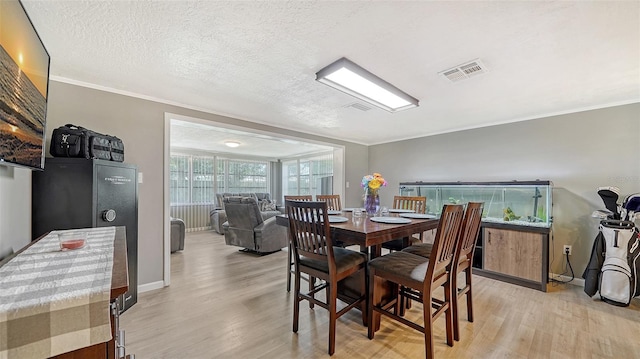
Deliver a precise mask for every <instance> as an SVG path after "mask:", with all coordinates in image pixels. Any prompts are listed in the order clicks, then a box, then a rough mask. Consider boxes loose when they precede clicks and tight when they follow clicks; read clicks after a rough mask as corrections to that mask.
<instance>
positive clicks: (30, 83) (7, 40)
mask: <svg viewBox="0 0 640 359" xmlns="http://www.w3.org/2000/svg"><path fill="white" fill-rule="evenodd" d="M49 62H50V58H49V53H48V52H47V50H46V49H45V47H44V45H43V44H42V41H41V40H40V36H38V33H37V32H36V29H35V28H34V27H33V24H32V23H31V19H29V16H28V15H27V12H26V11H25V9H24V7H23V6H22V3H21V2H20V1H19V0H0V165H4V164H10V165H15V166H24V167H28V168H32V169H44V153H45V152H44V148H45V127H46V126H45V123H46V117H47V92H48V90H49Z"/></svg>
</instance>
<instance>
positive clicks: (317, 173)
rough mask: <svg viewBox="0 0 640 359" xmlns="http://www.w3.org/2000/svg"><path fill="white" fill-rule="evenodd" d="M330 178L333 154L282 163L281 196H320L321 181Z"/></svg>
mask: <svg viewBox="0 0 640 359" xmlns="http://www.w3.org/2000/svg"><path fill="white" fill-rule="evenodd" d="M332 176H333V152H329V153H325V154H321V155H316V156H312V157H307V158H299V159H295V160H287V161H283V162H282V177H283V183H282V184H283V194H284V195H305V194H310V195H316V194H320V193H321V190H322V188H321V184H322V179H323V178H327V177H332Z"/></svg>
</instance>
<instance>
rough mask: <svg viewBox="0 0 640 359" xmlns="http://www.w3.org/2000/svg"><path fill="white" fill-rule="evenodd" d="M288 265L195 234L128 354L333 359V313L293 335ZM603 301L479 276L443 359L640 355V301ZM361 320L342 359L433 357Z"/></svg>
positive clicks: (395, 331) (390, 330)
mask: <svg viewBox="0 0 640 359" xmlns="http://www.w3.org/2000/svg"><path fill="white" fill-rule="evenodd" d="M286 261H287V253H286V251H285V250H283V251H281V252H278V253H274V254H271V255H267V256H263V257H260V256H256V255H253V254H249V253H242V252H239V251H238V248H237V247H231V246H227V245H225V244H224V237H223V236H221V235H219V234H217V233H215V232H213V231H205V232H195V233H187V237H186V241H185V250H184V251H183V252H177V253H174V254H172V255H171V271H172V277H171V286H169V287H167V288H163V289H159V290H155V291H151V292H147V293H143V294H141V295H140V296H139V299H138V303H137V304H136V305H134V306H133V307H132V308H131V309H129V310H128V311H127V312H126V313H124V314H123V315H122V317H121V322H120V325H121V328H123V329H125V330H126V339H127V346H126V347H127V353H133V354H136V356H137V358H141V359H144V358H234V359H235V358H264V359H267V358H269V359H271V358H328V357H329V356H328V354H327V342H328V339H327V336H328V332H329V327H328V315H327V312H326V311H325V310H324V309H322V308H316V309H313V310H312V309H309V307H308V305H307V304H306V302H303V304H302V305H301V310H300V312H301V313H300V330H299V332H298V333H297V334H295V333H293V332H292V331H291V325H292V314H293V306H292V295H291V293H287V291H286ZM581 270H582V268H577V269H576V271H577V272H579V271H581ZM576 274H578V273H576ZM305 284H306V282H303V285H305ZM597 298H598V297H597V296H596V297H594V298H593V299H592V298H589V297H587V295H586V294H584V292H583V291H582V287H579V286H574V285H559V286H552V285H549V291H548V292H547V293H543V292H540V291H536V290H533V289H527V288H523V287H519V286H515V285H511V284H507V283H503V282H499V281H494V280H491V279H488V278H483V277H479V276H475V277H474V298H473V302H474V309H475V318H474V319H475V321H474V323H469V322H467V320H466V307H465V305H464V304H462V307H461V308H460V314H461V315H460V317H461V322H460V324H461V333H460V335H461V340H460V341H459V342H456V343H455V345H454V346H453V347H448V346H447V345H446V343H445V332H444V317H441V318H439V319H438V320H437V321H436V323H435V330H434V342H435V345H436V349H435V350H436V352H435V354H436V357H437V358H640V340H638V337H639V335H640V300H638V299H634V300H633V302H632V304H631V306H630V307H626V308H620V307H615V306H612V305H609V304H606V303H603V302H601V301H600V300H599V299H597ZM463 303H464V301H463ZM407 315H408V316H409V317H411V318H412V319H414V320H415V319H416V318H419V317H420V316H421V307H420V306H419V305H413V307H412V309H410V310H409V311H408V314H407ZM360 319H361V318H360V312H358V311H357V310H356V311H351V312H350V313H347V314H345V315H344V316H343V317H342V318H340V319H339V322H338V325H337V342H336V353H335V354H334V355H333V358H349V359H351V358H390V359H393V358H424V339H423V336H422V335H421V334H420V333H419V332H417V331H414V330H412V329H410V328H407V327H405V326H402V325H400V324H399V323H396V322H392V321H391V320H389V319H387V318H383V319H382V325H381V329H380V331H378V332H377V333H376V336H375V338H374V339H373V340H369V339H367V330H366V328H365V327H363V326H362V322H361V320H360Z"/></svg>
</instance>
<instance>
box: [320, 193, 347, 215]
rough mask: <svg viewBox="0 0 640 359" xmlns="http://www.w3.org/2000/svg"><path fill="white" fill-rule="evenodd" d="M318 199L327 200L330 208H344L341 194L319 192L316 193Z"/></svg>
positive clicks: (339, 209)
mask: <svg viewBox="0 0 640 359" xmlns="http://www.w3.org/2000/svg"><path fill="white" fill-rule="evenodd" d="M316 201H322V202H327V207H328V209H333V210H336V211H341V210H342V205H341V204H340V195H339V194H318V195H316Z"/></svg>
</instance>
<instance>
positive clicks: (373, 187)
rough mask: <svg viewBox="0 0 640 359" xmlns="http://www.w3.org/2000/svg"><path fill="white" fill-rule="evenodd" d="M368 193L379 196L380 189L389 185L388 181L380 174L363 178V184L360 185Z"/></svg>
mask: <svg viewBox="0 0 640 359" xmlns="http://www.w3.org/2000/svg"><path fill="white" fill-rule="evenodd" d="M360 185H361V186H362V188H364V191H365V192H366V193H370V194H374V195H375V194H378V189H380V187H384V186H386V185H387V181H386V180H385V179H384V178H383V177H382V175H381V174H379V173H374V174H373V175H366V176H364V177H362V183H360Z"/></svg>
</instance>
